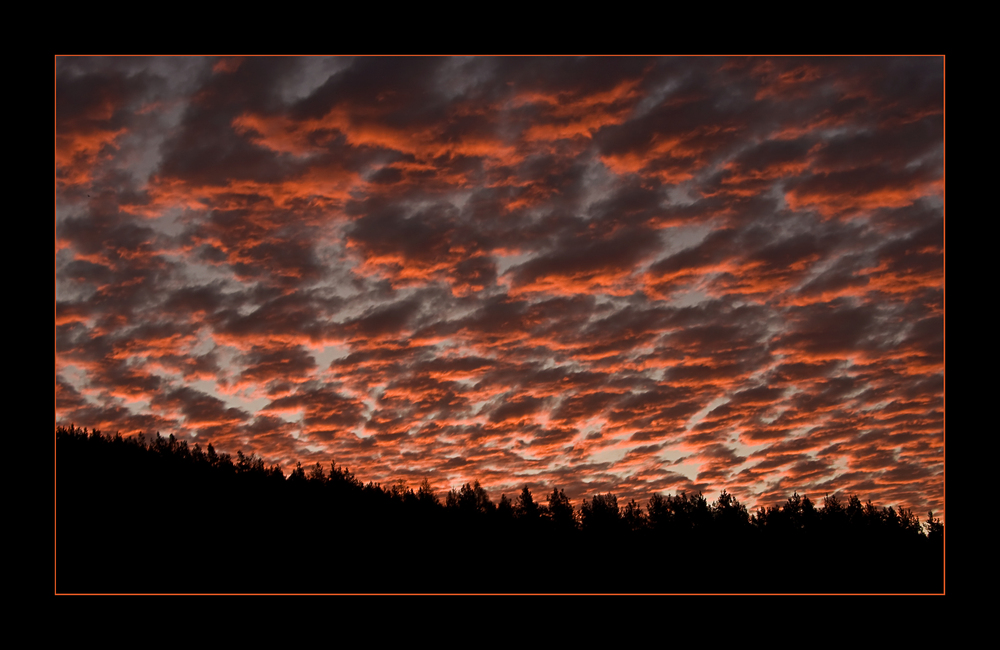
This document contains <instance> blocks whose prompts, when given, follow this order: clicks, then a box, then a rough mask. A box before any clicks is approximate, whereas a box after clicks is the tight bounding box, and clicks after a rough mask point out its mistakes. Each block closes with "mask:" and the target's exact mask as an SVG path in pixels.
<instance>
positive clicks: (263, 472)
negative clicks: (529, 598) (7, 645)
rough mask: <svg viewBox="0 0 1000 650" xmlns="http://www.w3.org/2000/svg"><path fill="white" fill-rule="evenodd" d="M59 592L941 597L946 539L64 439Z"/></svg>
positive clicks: (679, 498)
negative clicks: (439, 488) (380, 478)
mask: <svg viewBox="0 0 1000 650" xmlns="http://www.w3.org/2000/svg"><path fill="white" fill-rule="evenodd" d="M55 525H56V566H55V571H56V592H57V593H943V591H944V526H943V525H942V524H941V522H940V520H938V519H936V518H935V517H934V515H933V513H928V515H927V521H926V522H925V523H923V524H922V523H921V522H920V520H919V519H918V518H917V517H916V516H915V515H914V514H913V513H912V512H910V511H909V510H906V509H903V508H900V509H899V510H896V509H894V508H892V507H888V508H885V507H878V506H876V505H874V504H872V503H871V501H868V502H865V503H862V501H861V500H860V499H859V498H858V497H857V496H851V497H849V498H847V499H840V498H838V497H837V496H836V495H834V496H826V497H825V498H824V499H823V504H822V506H820V507H817V506H816V505H815V504H813V502H812V501H811V500H810V499H809V498H808V497H805V496H800V495H798V494H793V495H792V496H790V497H789V498H788V499H787V501H785V502H784V503H782V504H780V505H775V506H771V507H766V508H765V507H761V508H758V509H757V510H756V511H755V512H748V510H747V508H746V507H745V506H743V505H741V504H740V503H739V501H737V499H736V498H735V497H733V495H731V494H729V493H728V492H726V491H723V492H722V493H721V494H720V496H719V497H718V499H717V500H716V501H715V502H714V503H711V504H710V503H708V501H707V500H706V499H705V497H704V496H702V495H701V494H698V495H691V494H684V493H682V494H678V495H674V496H670V495H659V494H656V495H653V496H652V497H651V498H650V499H649V500H648V502H647V503H646V504H645V505H640V504H639V503H637V502H636V501H634V500H632V501H629V502H628V503H627V504H624V505H622V504H620V503H619V502H618V499H617V497H616V496H615V495H614V494H610V493H608V494H597V495H594V496H592V497H590V498H589V499H584V500H583V501H582V503H581V505H580V507H579V508H574V507H573V505H572V503H571V502H570V500H569V498H567V496H566V494H565V493H564V492H563V491H562V490H560V489H558V488H553V489H552V491H551V492H550V493H548V494H547V495H546V496H545V497H543V498H537V497H536V495H534V494H532V492H531V490H530V489H529V488H528V486H524V488H523V489H522V490H521V492H520V494H518V495H516V496H515V497H514V498H512V499H511V498H508V497H507V496H506V495H503V496H501V498H500V500H499V502H497V503H494V502H493V501H492V500H491V499H490V497H489V495H488V494H487V492H486V490H484V489H483V488H482V487H481V486H480V484H479V482H478V481H475V482H473V483H471V484H470V483H466V484H465V485H463V486H462V487H461V488H460V489H453V490H451V491H449V492H448V493H447V494H445V495H437V494H435V493H434V491H433V490H432V488H431V486H430V484H429V483H428V482H427V480H426V479H425V480H424V482H423V483H422V484H421V485H420V486H418V487H417V488H416V489H414V488H413V487H410V486H408V485H406V484H405V483H404V482H402V481H400V482H397V483H394V484H392V485H390V486H382V485H378V484H375V483H371V482H369V483H367V484H366V483H363V482H362V481H361V480H359V479H358V478H357V477H356V476H354V475H353V474H352V473H351V472H350V471H349V470H348V469H347V468H344V467H341V466H337V465H335V464H331V466H329V467H323V466H321V465H319V464H317V465H314V466H312V467H308V468H307V467H302V465H301V464H299V465H298V466H297V467H296V469H295V470H294V471H293V472H291V473H290V474H289V475H288V476H287V477H286V476H285V475H284V474H283V473H282V472H281V470H280V469H279V468H278V467H277V466H270V467H268V466H266V465H265V463H264V461H263V460H262V459H261V458H259V457H257V456H255V455H252V454H251V455H249V456H248V455H245V454H243V453H242V452H237V454H236V457H235V458H233V457H232V456H230V455H228V454H221V453H217V452H216V450H215V449H214V447H213V446H212V445H208V447H207V449H204V450H203V449H202V448H201V447H200V446H199V445H194V446H193V447H191V446H189V445H188V444H187V443H186V442H183V441H178V440H176V439H175V438H174V436H173V435H171V436H169V437H168V438H163V437H161V436H159V435H157V436H156V437H152V438H146V437H144V436H142V435H139V436H133V437H123V436H121V435H120V434H116V435H110V436H109V435H103V434H101V433H100V432H99V431H96V430H95V431H90V432H88V431H87V430H86V429H77V428H75V427H69V428H64V427H59V428H57V429H56V524H55Z"/></svg>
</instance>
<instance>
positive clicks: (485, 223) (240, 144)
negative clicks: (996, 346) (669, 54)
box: [55, 56, 944, 518]
mask: <svg viewBox="0 0 1000 650" xmlns="http://www.w3.org/2000/svg"><path fill="white" fill-rule="evenodd" d="M943 64H944V61H943V58H942V57H817V58H795V57H773V58H764V57H749V58H713V57H676V58H658V57H652V58H645V57H607V58H604V57H595V58H577V57H573V58H570V57H543V58H530V57H510V58H507V57H442V58H436V57H412V58H392V57H358V58H337V57H331V58H325V57H254V56H248V57H205V58H200V57H57V59H56V217H55V218H56V242H55V260H56V320H55V332H56V334H55V336H56V369H57V370H56V421H57V424H60V425H69V424H75V425H76V426H86V427H96V428H99V429H101V430H104V431H107V432H114V431H120V432H122V433H123V434H125V435H132V434H135V433H138V432H140V431H141V432H145V433H147V434H149V433H155V432H161V433H162V434H163V435H167V434H171V433H172V434H174V435H175V436H177V437H178V438H180V439H182V440H187V441H189V443H190V444H195V443H197V444H200V445H202V446H203V447H204V446H206V445H207V444H208V443H209V442H210V443H212V444H213V445H214V446H215V447H217V448H218V449H219V450H220V451H225V452H229V453H233V454H235V452H236V451H237V450H243V452H244V453H251V452H252V453H256V454H258V455H260V456H262V457H263V458H265V459H266V460H267V461H268V462H276V463H279V464H280V465H282V466H283V467H285V468H288V467H293V466H294V464H295V463H296V462H297V461H301V462H302V464H303V466H310V465H313V464H315V463H321V464H323V465H324V466H326V467H329V465H330V463H331V462H332V461H335V462H336V463H337V465H342V466H347V467H349V468H350V469H351V470H352V471H353V472H354V473H355V474H356V475H357V476H358V477H359V478H361V479H362V480H363V481H366V482H367V481H375V482H381V483H382V484H383V485H387V484H390V483H393V482H395V481H397V480H398V479H404V480H405V481H407V482H408V483H409V485H411V486H413V487H416V486H417V485H419V484H420V482H421V481H422V480H423V479H424V478H427V479H428V480H429V481H430V483H431V484H432V485H433V486H434V488H435V489H436V490H438V492H439V494H440V493H442V492H444V491H447V490H448V489H450V488H452V487H458V486H460V485H461V484H462V483H465V482H470V481H474V480H479V481H480V482H481V484H482V485H483V487H485V488H486V489H487V490H488V491H489V493H490V494H491V496H492V497H493V498H494V500H497V499H499V498H500V495H501V493H506V494H507V495H508V496H512V495H515V494H517V493H518V492H519V491H520V489H521V487H522V486H524V485H526V484H527V485H528V486H530V488H531V489H532V491H533V492H534V493H535V495H536V500H538V499H543V498H544V495H546V494H548V493H551V491H552V489H553V488H560V489H563V490H565V492H566V494H567V495H568V496H569V497H570V498H571V499H572V501H573V503H574V505H578V504H579V502H580V499H582V498H585V497H591V496H593V495H595V494H597V493H605V492H608V491H611V492H614V493H615V494H616V495H617V496H618V499H619V503H626V502H627V501H628V500H629V499H636V500H637V501H639V502H640V503H642V504H645V503H646V501H647V499H648V498H649V497H650V496H651V495H653V494H655V493H676V492H681V491H686V492H694V493H697V492H704V493H705V495H706V497H707V498H709V500H712V499H714V498H715V497H716V496H717V495H718V494H719V493H720V492H721V491H722V490H723V489H725V490H727V491H728V492H729V493H731V494H733V495H734V496H736V497H737V498H738V499H740V500H741V501H742V502H743V503H744V504H746V505H748V506H751V507H753V506H757V505H774V504H776V503H778V502H780V501H784V499H786V498H787V497H788V496H790V495H791V494H792V493H793V492H796V491H797V492H798V493H799V494H800V495H803V494H804V495H808V496H809V497H810V498H811V499H812V500H813V501H815V502H817V504H821V503H822V499H823V496H824V495H827V494H830V495H832V494H835V493H838V494H840V495H841V496H847V495H850V494H857V495H858V496H859V497H861V498H862V499H863V500H868V499H871V500H872V501H874V502H875V503H878V504H880V505H895V506H903V507H906V508H910V509H912V510H913V511H914V512H915V513H917V514H918V515H920V516H921V518H924V517H926V514H927V511H928V510H933V511H934V512H935V516H941V517H942V518H943V511H944V483H943V455H944V308H943V304H944V182H943V180H944V90H943V88H944V84H943V67H944V65H943Z"/></svg>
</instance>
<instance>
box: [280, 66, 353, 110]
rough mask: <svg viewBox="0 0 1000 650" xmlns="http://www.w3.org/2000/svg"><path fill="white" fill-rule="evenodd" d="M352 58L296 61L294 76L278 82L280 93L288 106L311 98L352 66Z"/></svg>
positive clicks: (288, 76)
mask: <svg viewBox="0 0 1000 650" xmlns="http://www.w3.org/2000/svg"><path fill="white" fill-rule="evenodd" d="M351 61H352V58H351V57H334V56H305V57H301V58H297V59H296V63H297V64H298V66H297V68H296V69H295V71H294V72H292V74H290V75H287V76H286V77H284V78H283V79H281V80H280V81H279V82H278V93H279V94H280V95H281V99H282V101H283V102H284V103H286V104H293V103H295V102H298V101H300V100H302V99H305V98H306V97H309V96H310V95H312V94H313V93H314V92H316V90H317V89H319V87H320V86H322V85H323V84H325V83H326V82H327V81H329V80H330V77H332V76H334V75H335V74H337V73H338V72H340V71H342V70H345V69H347V68H348V67H349V66H350V65H351Z"/></svg>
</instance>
